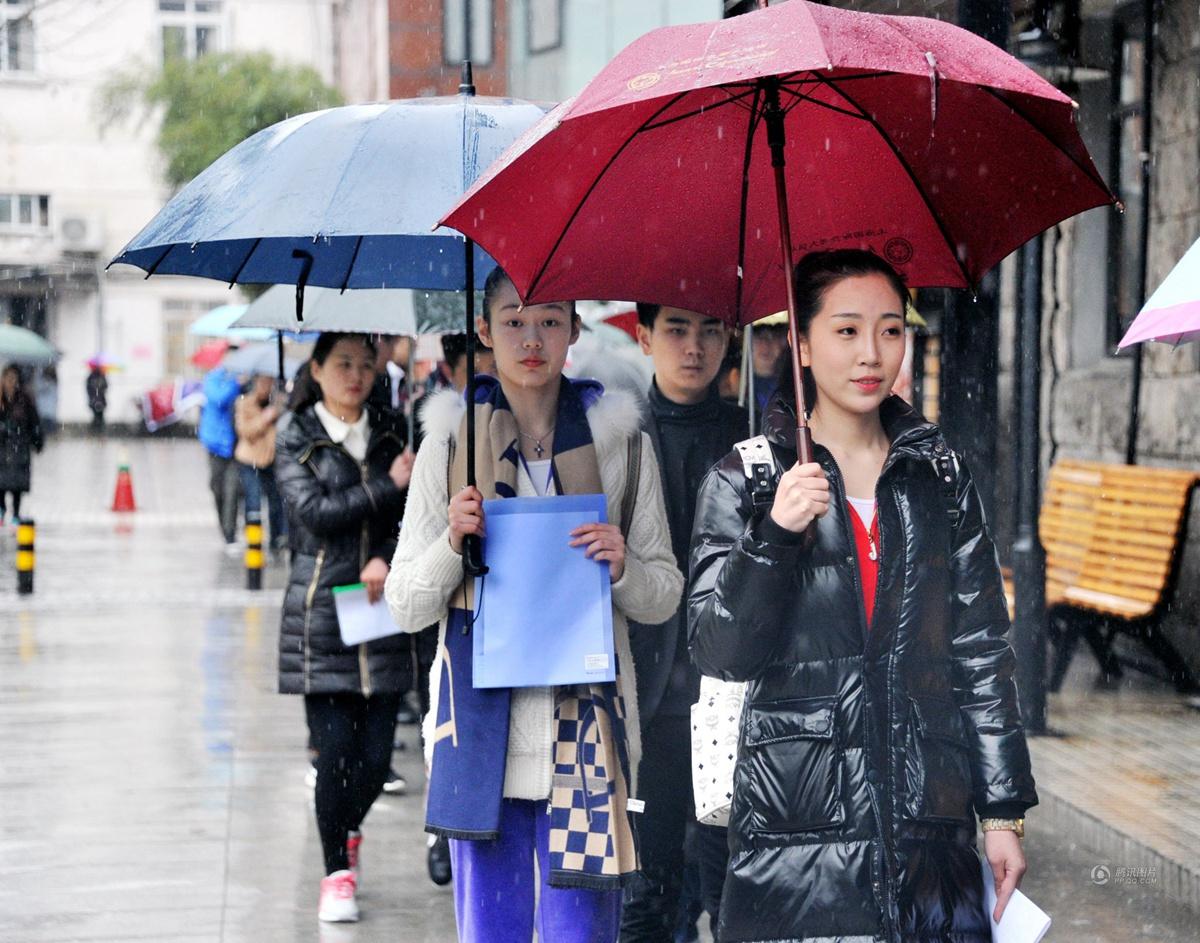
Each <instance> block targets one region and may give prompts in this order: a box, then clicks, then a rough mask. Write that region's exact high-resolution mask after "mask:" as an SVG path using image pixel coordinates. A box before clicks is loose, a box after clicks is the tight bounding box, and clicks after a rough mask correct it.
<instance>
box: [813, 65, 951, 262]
mask: <svg viewBox="0 0 1200 943" xmlns="http://www.w3.org/2000/svg"><path fill="white" fill-rule="evenodd" d="M822 81H823V82H825V83H826V84H827V85H828V86H829V87H830V88H831V89H833V91H835V92H836V93H837V94H839V95H841V96H842V97H843V98H844V99H846V101H848V102H849V103H850V104H851V105H853V106H854V107H855V108H857V109H858V110H859V113H860V114H861V115H862V117H863V118H864V119H865V120H866V121H869V122H870V124H871V126H872V127H873V128H874V129H875V131H876V133H877V134H878V135H879V137H880V138H881V139H882V140H883V143H884V144H886V145H887V146H888V149H889V150H891V152H892V155H893V156H894V157H895V158H896V160H897V162H898V163H899V164H900V166H901V167H902V168H904V172H905V173H906V174H907V175H908V179H909V181H911V183H912V185H913V188H914V189H915V190H916V191H917V195H918V196H920V197H921V202H923V203H924V204H925V209H926V210H928V211H929V216H930V218H931V219H932V220H933V222H934V223H935V224H936V225H937V228H938V231H939V232H940V233H941V234H942V239H943V240H945V242H946V248H947V249H949V250H950V255H951V256H952V257H953V258H954V264H955V265H957V266H958V271H959V273H960V274H961V275H962V277H963V281H964V282H965V283H966V284H967V285H971V284H973V281H972V279H971V276H970V275H969V274H968V273H967V269H966V266H965V265H963V262H962V259H960V258H959V257H958V252H957V251H956V250H955V248H954V240H953V239H952V238H951V237H950V233H949V232H947V231H946V227H945V226H944V225H943V224H942V220H941V217H940V216H938V214H937V213H936V212H935V211H934V208H933V204H932V203H931V202H930V200H929V196H928V194H926V192H925V188H924V187H923V186H921V182H920V181H919V180H917V176H916V174H914V173H913V172H912V168H911V167H909V166H908V161H906V160H905V159H904V155H903V154H901V153H900V149H899V148H898V147H896V145H895V144H894V143H893V142H892V139H891V138H890V137H889V136H888V133H887V132H886V131H884V130H883V127H882V126H881V125H880V124H879V122H878V121H876V120H875V118H873V117H872V116H871V115H869V114H868V113H867V112H866V111H865V110H864V109H863V107H862V106H861V105H859V103H858V102H856V101H855V100H854V99H853V98H851V97H850V96H849V95H848V94H847V93H846V92H844V91H843V90H842V89H840V88H838V87H837V86H836V85H834V84H833V82H832V81H830V80H828V79H822Z"/></svg>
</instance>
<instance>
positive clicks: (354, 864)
mask: <svg viewBox="0 0 1200 943" xmlns="http://www.w3.org/2000/svg"><path fill="white" fill-rule="evenodd" d="M362 840H363V836H362V832H351V833H350V836H349V837H348V838H347V839H346V858H347V860H349V862H350V870H351V871H353V872H354V883H355V885H356V886H357V885H358V884H361V883H362V866H361V864H360V862H359V851H360V849H361V848H362Z"/></svg>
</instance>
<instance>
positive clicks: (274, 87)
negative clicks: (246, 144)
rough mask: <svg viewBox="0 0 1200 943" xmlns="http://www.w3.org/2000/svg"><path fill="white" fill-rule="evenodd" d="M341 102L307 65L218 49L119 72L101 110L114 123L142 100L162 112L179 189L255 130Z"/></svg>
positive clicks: (161, 142)
mask: <svg viewBox="0 0 1200 943" xmlns="http://www.w3.org/2000/svg"><path fill="white" fill-rule="evenodd" d="M341 103H342V98H341V94H340V93H339V92H338V91H337V89H335V88H332V87H330V86H328V85H326V84H325V83H324V82H323V81H322V80H321V77H320V76H319V75H318V74H317V73H316V72H315V71H314V70H313V69H311V68H309V67H308V66H288V65H281V64H279V63H276V62H275V61H274V60H273V59H272V58H271V56H270V55H269V54H267V53H218V54H210V55H204V56H200V57H199V58H198V59H194V60H188V59H183V58H172V59H170V60H168V61H167V63H166V64H165V65H163V67H162V69H161V70H157V71H155V72H152V73H150V74H147V73H144V72H142V73H124V74H121V75H117V76H115V77H114V78H113V79H111V80H110V81H109V82H108V83H107V85H106V87H105V89H104V91H103V93H102V97H101V102H100V108H101V112H102V114H103V115H104V116H105V117H106V118H107V119H109V120H112V119H116V118H120V117H122V116H124V115H127V114H128V113H129V112H130V111H132V110H133V109H134V107H135V106H138V105H140V106H143V107H145V108H148V109H151V110H153V111H156V112H160V113H161V115H162V124H161V126H160V127H159V132H158V149H159V152H160V153H161V154H162V157H163V160H164V161H165V162H166V177H167V181H168V183H170V184H171V186H173V187H181V186H183V184H185V183H187V182H188V181H189V180H191V179H192V178H193V177H195V176H196V175H197V174H198V173H200V171H202V170H203V169H204V168H205V167H207V166H208V165H209V164H211V163H212V162H213V161H214V160H216V159H217V158H218V157H220V156H221V155H222V154H224V153H225V152H226V151H227V150H229V149H230V148H231V147H233V146H234V145H235V144H238V143H239V142H240V141H243V140H245V139H246V138H248V137H249V136H250V135H252V134H254V133H255V132H256V131H260V130H262V129H263V128H266V127H268V126H270V125H272V124H275V123H276V122H277V121H282V120H283V119H284V118H287V117H289V116H291V115H298V114H303V113H304V112H308V111H317V110H319V109H321V108H329V107H332V106H334V105H340V104H341Z"/></svg>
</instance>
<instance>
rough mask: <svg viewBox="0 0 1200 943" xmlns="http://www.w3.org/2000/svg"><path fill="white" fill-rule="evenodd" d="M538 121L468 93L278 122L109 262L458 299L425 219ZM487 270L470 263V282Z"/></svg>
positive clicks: (443, 247) (431, 221) (461, 266)
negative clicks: (437, 293)
mask: <svg viewBox="0 0 1200 943" xmlns="http://www.w3.org/2000/svg"><path fill="white" fill-rule="evenodd" d="M544 112H545V108H543V107H541V106H539V105H534V104H531V103H528V102H518V101H514V100H512V99H506V98H486V97H478V96H475V95H473V94H472V95H455V96H449V97H443V98H420V99H412V100H407V101H393V102H383V103H380V104H371V105H347V106H344V107H340V108H330V109H327V110H325V111H317V112H312V113H310V114H304V115H297V116H295V117H293V118H288V119H287V120H285V121H281V122H279V123H278V124H275V125H272V126H271V127H269V128H266V129H264V130H263V131H260V132H259V133H257V134H255V135H253V136H252V137H250V138H247V139H246V140H245V141H243V142H242V143H240V144H238V145H237V146H236V147H234V148H233V149H231V150H230V151H228V152H227V153H226V154H224V155H223V156H222V157H220V158H219V159H218V160H217V161H215V162H214V163H213V164H212V165H211V166H210V167H208V168H207V169H206V170H205V171H204V172H203V173H201V174H200V175H199V176H197V177H196V178H195V179H194V180H193V181H192V182H191V183H189V184H188V185H187V186H185V187H184V188H183V189H182V190H180V191H179V193H178V194H176V195H175V196H174V197H173V198H172V199H171V200H170V202H168V203H167V205H166V206H164V207H163V208H162V210H161V211H160V212H159V213H158V215H157V216H155V217H154V219H152V220H151V221H150V223H149V225H147V226H146V228H145V229H143V230H142V231H141V232H140V233H138V235H137V236H135V237H134V238H133V240H132V241H131V242H130V243H129V244H128V245H127V246H126V247H125V248H124V249H122V250H121V252H120V253H119V254H118V255H117V257H116V258H115V259H113V263H117V262H121V263H127V264H130V265H136V266H138V267H139V268H142V269H144V270H145V271H147V272H149V273H151V274H155V273H157V274H172V275H199V276H202V277H204V278H215V279H219V280H221V281H225V282H229V283H230V284H234V283H251V284H254V283H258V284H264V283H265V284H272V283H273V284H288V285H296V284H299V285H304V284H308V285H319V286H324V287H328V288H339V289H343V288H441V289H461V288H462V287H463V284H464V278H465V261H464V252H463V241H462V238H461V237H460V236H459V235H458V234H457V233H454V232H451V231H450V230H448V229H445V228H442V229H438V228H436V227H437V221H438V219H439V218H440V216H441V215H442V213H444V212H445V210H446V208H447V207H449V206H450V205H451V204H452V203H453V202H454V200H455V199H457V197H458V196H459V195H460V194H461V193H462V192H463V190H465V189H466V188H467V186H469V185H470V183H471V182H472V181H473V180H474V179H475V176H476V175H477V174H478V172H479V171H480V169H482V168H484V167H486V166H487V165H488V164H489V163H491V161H492V160H494V159H495V158H496V157H497V156H499V154H500V153H501V152H502V151H503V150H504V149H505V148H506V147H508V145H509V144H511V143H512V142H513V141H514V140H515V139H516V137H517V136H518V135H519V134H520V133H521V132H522V131H523V130H525V129H526V128H527V127H529V125H531V124H533V122H535V121H536V120H537V119H538V118H540V117H541V116H542V115H543V114H544ZM110 264H112V263H110ZM492 265H493V263H492V262H491V260H490V259H488V258H487V256H486V255H484V254H483V253H482V252H479V253H477V259H476V265H475V274H476V279H477V280H478V281H479V283H480V284H482V280H483V279H484V278H486V276H487V273H488V271H490V269H491V268H492Z"/></svg>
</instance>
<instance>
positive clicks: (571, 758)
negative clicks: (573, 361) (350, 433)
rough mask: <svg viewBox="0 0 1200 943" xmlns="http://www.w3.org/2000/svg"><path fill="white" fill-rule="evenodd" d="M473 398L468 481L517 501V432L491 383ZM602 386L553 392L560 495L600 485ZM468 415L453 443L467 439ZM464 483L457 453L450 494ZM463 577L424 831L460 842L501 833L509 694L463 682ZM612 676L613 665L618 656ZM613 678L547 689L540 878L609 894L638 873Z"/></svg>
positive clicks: (450, 634)
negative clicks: (549, 723) (549, 713)
mask: <svg viewBox="0 0 1200 943" xmlns="http://www.w3.org/2000/svg"><path fill="white" fill-rule="evenodd" d="M478 379H479V381H480V382H479V385H478V387H477V389H476V397H475V423H476V430H477V433H478V434H477V435H476V446H475V456H476V459H475V460H476V480H477V483H478V484H477V486H478V488H479V490H480V492H481V493H482V494H483V495H484V497H485V498H491V497H502V498H508V497H515V496H516V493H517V474H518V469H519V463H520V447H519V442H518V435H519V433H518V430H517V424H516V420H515V419H514V417H513V415H512V412H511V410H510V409H509V406H508V403H507V402H506V401H505V399H504V394H503V392H502V391H501V388H500V384H499V383H498V382H496V381H495V380H492V379H491V378H490V377H480V378H478ZM602 392H603V387H601V386H600V385H599V384H598V383H595V382H593V381H583V382H573V381H571V380H567V379H564V380H563V381H562V385H561V387H560V389H559V398H558V417H557V420H556V424H555V432H554V450H553V455H552V462H551V475H552V479H553V482H554V484H555V488H556V490H557V492H558V493H559V494H597V493H600V494H602V493H603V486H602V484H601V481H600V468H599V463H598V461H597V458H596V449H595V445H594V444H593V442H592V435H591V430H590V428H589V427H588V423H587V407H588V406H589V405H590V404H591V403H592V402H594V401H595V400H596V399H597V398H598V397H599V396H600V394H601V393H602ZM465 426H466V418H465V417H464V418H463V421H462V426H461V427H460V430H459V441H465V440H466V434H465ZM465 482H466V456H465V451H464V450H461V449H458V450H455V454H454V457H453V458H452V460H451V465H450V468H449V470H448V485H449V489H450V493H451V494H454V493H456V492H457V491H458V490H459V489H461V488H462V487H463V486H464V484H465ZM471 583H472V581H470V580H464V581H463V584H462V586H460V588H459V589H458V591H457V592H456V593H455V595H454V598H453V600H452V601H451V608H450V615H449V619H448V623H447V628H446V636H445V638H446V641H445V645H444V647H443V649H442V652H441V656H442V672H441V677H440V678H439V679H438V684H439V699H438V716H437V718H436V724H435V729H434V735H433V741H434V745H433V763H432V767H431V770H430V782H429V801H428V805H427V811H426V830H427V831H430V832H433V833H434V834H441V835H447V836H449V837H452V838H457V839H466V840H489V839H495V838H496V837H497V836H498V835H499V822H500V803H501V799H502V797H503V790H504V764H505V754H506V751H507V746H508V720H509V703H510V698H511V691H510V690H508V689H478V690H477V689H475V688H474V687H473V686H472V678H471V658H472V651H471V648H472V646H471V638H470V628H469V627H470V624H471V611H472V608H473V603H474V600H473V595H472V592H473V587H472V585H471ZM617 672H618V674H619V673H620V663H619V662H618V664H617ZM625 716H626V715H625V705H624V702H623V700H622V698H621V696H620V694H619V693H618V688H617V685H616V683H615V682H611V681H610V682H605V683H602V684H577V685H569V686H561V687H557V688H555V690H554V724H555V740H554V746H553V758H554V770H553V776H552V780H551V791H550V808H549V814H550V874H549V881H550V883H551V884H552V885H554V886H557V887H584V888H593V889H597V890H610V889H612V888H615V887H618V886H620V885H621V884H622V883H623V881H624V879H625V878H626V877H627V876H628V875H630V874H631V873H633V872H634V871H636V870H637V869H638V859H637V850H636V848H635V845H634V838H633V828H632V826H631V824H630V821H629V814H628V811H627V800H628V798H629V786H628V783H629V741H628V737H627V736H626V732H625Z"/></svg>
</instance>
